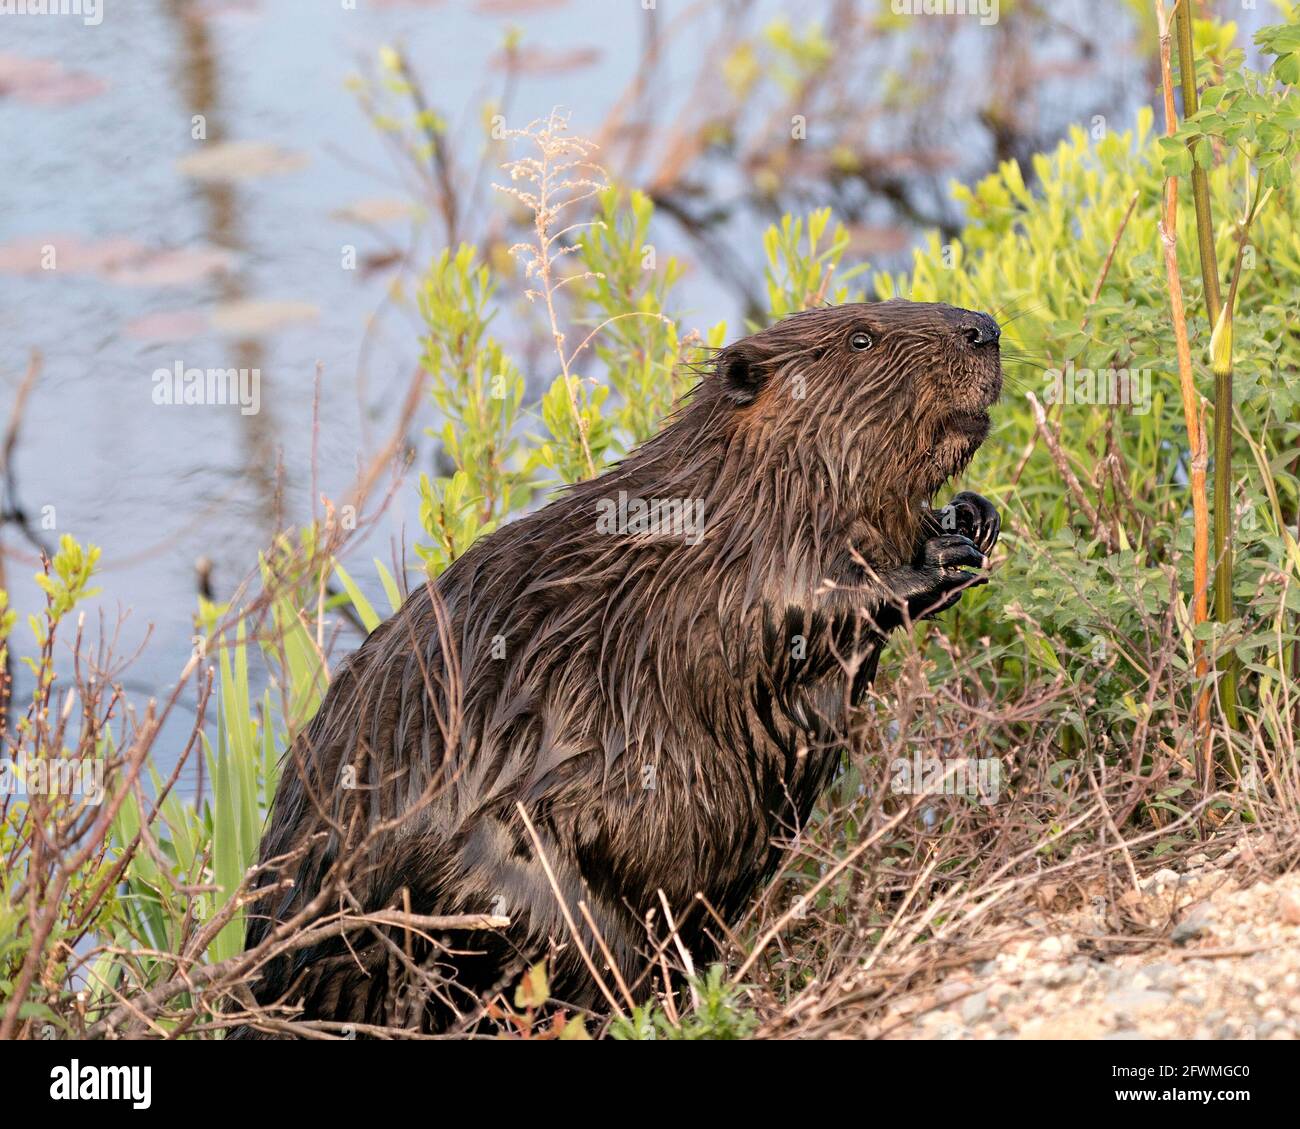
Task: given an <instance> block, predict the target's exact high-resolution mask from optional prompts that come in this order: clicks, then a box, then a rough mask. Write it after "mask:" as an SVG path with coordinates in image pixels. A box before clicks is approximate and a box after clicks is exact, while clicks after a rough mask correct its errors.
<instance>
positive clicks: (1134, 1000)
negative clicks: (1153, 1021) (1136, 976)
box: [1103, 988, 1169, 1014]
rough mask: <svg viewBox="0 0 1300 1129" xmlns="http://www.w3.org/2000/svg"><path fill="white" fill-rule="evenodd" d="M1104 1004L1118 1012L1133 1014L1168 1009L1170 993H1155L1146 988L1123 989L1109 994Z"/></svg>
mask: <svg viewBox="0 0 1300 1129" xmlns="http://www.w3.org/2000/svg"><path fill="white" fill-rule="evenodd" d="M1103 1002H1104V1003H1105V1004H1106V1006H1107V1007H1109V1008H1112V1009H1113V1010H1114V1011H1116V1012H1122V1013H1124V1014H1133V1013H1135V1012H1141V1011H1147V1010H1149V1009H1151V1008H1158V1007H1168V1006H1169V993H1168V992H1154V991H1151V990H1149V989H1146V988H1122V989H1119V990H1117V991H1114V992H1108V993H1107V994H1106V999H1105V1000H1104V1001H1103Z"/></svg>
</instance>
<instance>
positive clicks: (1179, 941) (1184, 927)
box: [1169, 902, 1210, 945]
mask: <svg viewBox="0 0 1300 1129" xmlns="http://www.w3.org/2000/svg"><path fill="white" fill-rule="evenodd" d="M1209 927H1210V911H1209V908H1208V907H1207V906H1206V905H1205V903H1204V902H1201V903H1198V904H1197V905H1195V906H1193V907H1192V908H1191V910H1190V911H1188V913H1187V916H1186V917H1184V918H1183V920H1182V921H1180V922H1179V923H1178V924H1177V925H1175V926H1174V930H1173V932H1172V933H1171V934H1170V935H1169V939H1170V940H1171V941H1173V943H1174V944H1175V945H1185V944H1187V942H1188V941H1192V940H1195V939H1196V938H1197V937H1203V936H1205V934H1206V933H1207V932H1209Z"/></svg>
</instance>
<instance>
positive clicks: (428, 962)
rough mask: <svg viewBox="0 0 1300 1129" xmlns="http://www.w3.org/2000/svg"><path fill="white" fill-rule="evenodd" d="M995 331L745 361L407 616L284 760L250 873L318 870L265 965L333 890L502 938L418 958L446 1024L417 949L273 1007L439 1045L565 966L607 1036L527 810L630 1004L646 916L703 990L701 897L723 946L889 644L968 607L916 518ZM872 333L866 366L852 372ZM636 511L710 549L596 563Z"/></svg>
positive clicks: (882, 310) (632, 545) (920, 315)
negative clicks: (393, 1030) (678, 504)
mask: <svg viewBox="0 0 1300 1129" xmlns="http://www.w3.org/2000/svg"><path fill="white" fill-rule="evenodd" d="M981 318H983V315H974V314H971V313H970V312H968V311H964V310H957V309H954V308H951V307H948V306H941V305H929V304H915V303H908V302H887V303H881V304H870V305H844V306H838V307H831V308H823V309H815V310H810V311H807V312H805V313H800V314H796V315H794V316H793V317H790V318H787V319H785V320H784V321H782V322H780V323H778V324H776V325H773V326H772V327H770V328H768V329H765V330H763V331H762V332H760V333H756V334H754V335H753V336H751V337H748V338H745V339H743V340H741V341H738V342H736V343H735V344H733V345H730V346H728V347H726V348H725V349H722V350H721V351H720V352H719V353H718V354H717V356H716V358H715V361H714V362H713V363H712V364H711V366H710V368H711V371H710V372H709V373H708V375H706V377H705V378H704V379H703V380H702V382H701V384H700V386H699V387H698V388H697V390H696V391H695V393H694V395H693V396H692V397H691V398H690V399H689V401H688V402H687V403H686V405H685V406H684V407H682V408H681V409H680V410H679V411H678V413H677V414H676V415H675V416H674V417H673V418H672V419H671V420H670V421H669V422H668V423H667V424H666V426H665V427H664V428H663V430H662V431H661V432H660V433H659V434H658V435H656V436H655V437H654V438H653V439H651V440H650V441H648V442H647V443H645V444H644V445H642V446H641V447H640V448H638V449H637V450H635V451H633V452H632V453H631V454H630V455H629V456H628V457H627V458H626V459H624V460H623V461H622V462H621V463H620V464H618V465H617V466H614V467H611V468H610V469H608V470H606V471H605V473H603V474H602V475H600V476H599V477H598V478H596V479H594V480H592V481H588V482H583V483H580V484H578V485H576V486H574V487H572V488H571V489H569V490H567V491H565V492H564V493H563V494H562V495H561V496H560V497H558V498H557V499H556V500H554V501H552V502H551V503H550V504H549V505H547V506H545V507H544V508H541V509H539V510H537V511H535V512H533V513H530V514H528V515H526V516H524V517H521V518H519V519H518V520H516V521H514V522H512V523H510V524H508V525H506V526H505V527H503V528H501V529H499V530H498V531H497V532H495V533H493V534H492V535H491V536H489V537H486V538H483V539H482V540H480V541H479V542H477V543H476V544H475V545H473V546H472V547H471V548H470V549H469V551H468V552H466V553H465V554H464V556H462V557H461V558H460V559H458V560H457V561H456V562H455V563H454V564H453V565H452V566H451V567H450V568H449V569H447V571H446V572H445V573H443V575H442V576H440V577H439V578H438V580H437V581H436V582H435V583H434V584H432V585H430V586H428V587H425V588H421V589H420V590H419V591H416V592H414V593H413V594H412V595H411V596H410V598H409V599H408V600H407V601H406V603H405V605H404V606H403V607H402V609H401V610H400V611H399V612H398V613H397V614H396V615H395V616H393V617H392V618H391V619H389V620H388V621H387V622H385V623H384V624H382V625H381V626H380V627H378V628H377V629H376V630H375V631H374V632H373V633H372V634H371V635H370V637H369V638H368V639H366V641H365V642H364V643H363V644H362V646H361V647H360V648H359V650H358V651H357V652H356V653H355V654H354V655H352V656H351V657H350V658H349V659H348V660H347V662H346V663H345V664H344V665H343V666H342V667H341V669H340V670H339V671H338V673H337V676H336V677H335V679H334V682H333V684H332V686H331V687H330V690H329V693H328V694H327V696H326V698H325V701H324V704H323V705H322V706H321V708H320V710H319V712H318V714H317V716H316V717H315V719H314V720H313V721H312V722H311V724H310V725H309V726H308V728H307V729H306V731H305V732H304V733H303V735H302V736H301V737H300V739H299V741H298V742H297V743H296V744H295V746H294V748H293V749H292V751H291V753H290V755H289V757H288V758H287V760H286V763H285V765H284V769H283V774H282V778H281V781H280V785H279V789H278V791H277V795H276V800H275V807H274V812H273V814H272V817H271V820H270V824H269V826H268V829H267V831H266V835H265V838H264V841H263V844H262V852H261V855H262V859H263V860H264V861H265V860H269V859H273V858H277V857H280V856H282V855H285V854H288V853H292V852H294V851H295V850H298V851H299V852H300V855H301V857H300V858H298V859H297V860H295V861H294V862H293V864H292V865H291V866H290V867H289V868H288V869H287V873H286V875H285V876H286V877H291V878H292V879H293V885H292V887H291V888H288V889H282V890H278V891H277V892H276V893H274V894H273V895H271V896H269V897H267V898H266V900H265V904H264V905H263V907H262V909H261V912H260V914H259V915H257V916H254V917H253V918H252V919H251V923H250V925H249V928H248V944H249V946H250V947H252V946H255V945H257V944H258V943H259V942H260V941H261V940H262V939H263V938H264V937H266V936H267V934H268V931H269V930H270V928H271V927H272V926H273V925H274V923H275V922H279V921H284V920H287V919H289V918H290V917H292V915H293V914H294V913H295V912H297V911H298V910H299V909H300V908H301V907H302V906H303V905H305V904H307V903H308V902H309V901H310V900H311V899H312V898H313V897H315V896H317V895H318V894H319V893H320V892H321V891H322V890H329V891H335V893H331V895H330V898H329V899H328V900H329V901H330V905H329V907H328V908H329V909H330V910H335V909H340V908H351V909H353V910H356V909H360V910H366V911H373V910H377V909H381V908H384V907H397V908H399V909H401V908H406V907H407V906H409V908H410V910H411V911H412V912H414V913H420V914H435V913H437V914H449V913H502V914H505V915H507V916H509V917H510V919H511V925H510V927H509V928H508V929H506V930H503V931H501V932H499V933H489V934H470V933H459V934H451V935H448V936H446V937H443V938H441V940H442V941H444V942H446V943H447V944H448V945H450V946H451V948H452V949H454V950H456V951H458V952H460V953H462V954H472V955H459V956H451V955H448V953H447V951H445V950H443V949H441V948H439V947H437V946H432V945H429V944H427V943H423V942H418V941H417V944H416V945H415V948H414V949H413V959H414V960H415V961H416V962H417V963H422V967H424V968H425V969H426V970H428V971H429V973H430V974H431V975H434V976H437V977H440V978H441V980H442V983H443V987H442V988H441V989H440V991H439V993H438V994H439V995H440V996H441V1002H434V1003H432V1004H429V1003H427V1002H426V1001H425V999H424V998H423V997H422V996H420V995H419V993H415V992H413V990H412V985H413V977H412V974H411V972H410V971H409V968H403V967H402V964H403V961H402V960H401V959H400V958H399V956H398V955H397V954H396V953H395V952H394V949H395V948H401V947H403V946H405V945H406V943H407V941H408V938H405V937H404V936H403V934H401V933H400V931H399V932H392V933H391V934H385V935H382V936H381V935H371V934H366V933H361V934H355V935H353V938H352V942H351V945H350V946H349V945H346V944H344V943H343V942H342V941H340V940H337V939H336V940H332V941H328V942H323V943H322V944H321V945H319V946H316V947H314V948H312V949H308V950H306V951H300V952H298V953H295V954H292V955H290V956H287V957H282V958H279V959H278V960H275V961H272V962H270V963H269V964H267V965H266V966H265V967H263V968H262V969H261V971H260V975H259V979H258V980H257V981H256V983H255V986H254V987H255V993H256V995H257V997H258V999H259V1000H260V1001H261V1002H262V1003H273V1002H280V1003H287V1004H291V1005H294V1006H298V1007H301V1008H302V1009H303V1014H304V1015H305V1016H306V1017H308V1018H326V1019H335V1020H340V1021H344V1022H347V1021H353V1022H367V1023H381V1024H384V1023H387V1024H395V1025H412V1026H417V1027H420V1028H423V1029H426V1030H429V1029H446V1028H448V1027H450V1026H453V1025H455V1024H456V1023H459V1022H466V1021H470V1020H472V1018H473V1016H474V1015H475V1014H476V1003H477V1001H478V1000H479V999H480V998H481V997H482V996H483V995H484V994H485V993H488V992H491V991H493V990H495V989H497V988H499V987H501V986H503V985H506V984H508V983H509V982H510V981H511V980H512V979H513V978H516V977H517V976H518V974H519V973H520V972H521V971H522V970H523V969H524V968H525V967H527V966H528V965H529V964H530V963H531V962H533V961H535V960H537V959H539V958H541V957H543V956H548V955H549V956H550V958H551V986H552V992H553V994H554V996H555V997H556V998H558V999H560V1000H563V1001H566V1002H568V1003H569V1004H571V1005H574V1006H578V1007H588V1008H599V1007H601V1006H603V1001H602V998H601V997H600V996H599V995H598V993H597V992H596V989H595V987H594V985H593V983H592V980H591V977H590V975H589V973H588V972H587V970H586V968H585V967H584V964H583V962H582V960H581V959H580V955H579V953H578V952H577V949H576V946H575V945H574V944H573V942H572V939H571V938H570V937H569V934H568V930H567V928H566V925H565V923H564V920H563V917H562V914H561V912H560V910H559V907H558V905H557V902H556V897H555V894H554V892H553V890H552V888H551V884H550V882H549V880H548V878H547V876H546V874H545V873H544V869H543V867H542V865H541V863H540V861H539V859H538V858H537V851H536V849H535V847H534V844H533V842H532V840H531V837H530V835H529V833H528V831H527V829H526V828H525V826H524V825H523V823H522V821H521V820H520V818H519V815H518V812H517V810H516V804H517V803H522V805H523V806H524V808H525V810H526V811H527V812H528V813H529V816H530V819H531V821H532V823H533V825H534V826H535V828H536V832H537V835H538V837H539V839H540V843H541V847H542V850H543V852H544V853H545V855H546V859H547V861H548V862H549V864H550V866H551V868H552V870H553V872H554V874H555V877H556V880H557V881H558V884H559V887H560V892H561V894H562V896H563V897H564V899H565V900H566V902H567V903H568V907H569V909H570V912H571V913H572V915H573V916H574V918H575V919H577V920H579V921H580V920H581V918H580V915H579V911H578V908H577V907H578V903H579V902H583V903H585V904H586V905H587V906H588V907H589V909H590V912H591V914H592V916H593V918H594V920H595V922H596V924H597V926H598V927H599V929H600V932H601V935H602V936H603V938H604V940H605V942H606V943H607V944H608V945H609V947H610V950H611V951H612V953H613V956H614V959H615V960H616V961H617V963H618V964H619V966H620V969H621V971H622V973H623V976H624V978H625V979H626V981H627V982H628V983H629V984H636V985H638V987H637V992H638V994H641V993H643V992H644V991H645V990H647V988H648V987H649V978H648V977H646V976H644V975H642V974H643V973H644V972H645V969H646V964H645V958H644V953H645V951H646V948H647V933H646V927H645V923H644V922H645V915H646V914H647V912H649V911H651V910H656V911H658V907H659V906H660V900H659V896H658V893H657V892H658V891H659V890H662V891H663V892H664V894H665V896H666V897H667V900H668V903H669V905H670V906H671V907H672V908H673V910H674V912H675V913H677V914H679V915H681V917H682V919H683V924H682V938H683V940H684V942H685V944H686V945H687V946H688V947H690V948H691V949H692V950H693V951H694V952H695V954H696V958H697V960H702V959H706V958H707V956H708V950H709V947H710V940H709V937H708V936H707V935H706V930H705V927H706V926H707V925H708V919H707V917H706V916H705V915H704V914H702V913H700V912H698V907H697V906H696V903H695V898H696V895H697V894H702V895H703V897H704V898H706V899H707V900H708V902H709V903H710V904H711V905H712V906H713V907H714V908H715V909H716V910H717V911H718V913H719V914H720V915H721V916H722V917H723V918H724V919H728V920H733V919H735V918H736V917H737V916H738V915H739V914H740V913H741V912H742V911H743V910H744V908H745V906H746V904H747V903H748V902H749V900H750V899H751V897H752V896H753V894H754V892H755V890H756V888H757V887H758V886H759V885H760V884H761V883H762V882H763V881H764V879H765V878H766V877H768V876H769V875H770V873H771V871H772V869H773V867H774V865H775V863H776V860H777V858H778V855H779V848H778V847H777V846H776V845H775V844H776V843H777V842H778V841H780V840H784V839H787V838H788V837H789V835H790V834H791V833H792V831H793V830H795V829H797V828H798V827H800V826H802V825H803V823H804V822H805V821H806V820H807V818H808V817H809V815H810V813H811V811H812V808H813V805H814V803H815V801H816V799H817V796H818V795H819V793H820V792H821V791H822V790H823V789H824V788H825V787H826V785H827V784H828V782H829V781H830V779H831V778H832V776H833V774H834V773H835V771H836V768H837V766H838V764H839V760H840V756H841V752H842V746H841V743H840V734H841V733H842V728H843V727H842V722H843V717H844V711H845V710H846V709H847V708H848V707H849V706H850V705H851V702H852V700H853V698H854V697H855V696H856V695H857V694H860V693H861V691H862V689H863V687H864V686H865V685H866V684H867V683H868V682H869V681H870V679H871V678H872V677H873V676H874V673H875V668H876V662H877V660H878V655H879V650H880V646H881V644H882V642H883V638H884V635H885V633H886V632H887V631H888V630H889V629H890V628H891V627H892V626H895V625H896V624H898V623H899V622H901V621H902V620H903V619H904V618H905V617H906V616H909V615H910V616H917V615H924V614H928V613H930V612H932V611H934V610H935V609H936V608H941V607H943V606H947V605H948V604H950V603H951V602H953V601H955V599H956V598H957V595H959V594H960V590H961V586H962V584H964V583H968V582H969V580H970V578H971V574H970V573H968V572H965V571H962V570H961V569H960V568H957V567H952V566H951V565H946V564H944V563H943V562H945V561H949V560H950V559H957V558H952V557H950V556H947V557H946V556H943V553H949V552H950V550H951V549H952V545H951V544H950V543H951V542H953V541H954V536H949V537H948V538H947V539H946V540H944V538H943V537H942V536H941V533H942V531H940V530H939V529H937V527H936V526H935V525H934V524H933V523H932V522H931V521H928V520H927V519H926V518H925V517H924V505H925V504H926V503H928V502H929V500H930V499H931V498H932V497H933V496H934V494H935V492H936V491H937V490H939V488H940V487H941V486H942V485H943V484H944V483H945V482H946V481H947V480H948V479H949V478H950V477H951V476H953V475H954V474H956V473H958V472H959V471H960V470H961V469H962V468H963V467H964V466H965V465H966V463H967V461H968V460H969V459H970V457H971V455H972V454H973V453H974V451H975V449H976V448H977V447H978V446H979V444H980V442H982V440H983V439H984V437H985V435H986V433H987V428H988V417H987V414H986V409H987V407H988V406H989V404H991V403H992V402H993V400H994V399H995V398H996V397H997V395H998V392H999V389H1000V387H1001V369H1000V364H999V361H998V353H997V342H996V333H994V339H993V341H992V342H991V344H990V343H989V342H987V341H979V340H977V339H979V338H980V336H981V334H982V333H983V332H984V329H985V328H986V327H987V326H989V325H992V322H991V320H990V319H986V318H985V319H984V320H983V321H981V320H980V319H981ZM860 332H865V333H867V334H869V335H870V339H871V344H870V346H869V347H868V348H866V349H865V350H862V351H855V350H854V349H853V348H852V347H851V346H850V340H851V339H852V337H853V335H854V334H855V333H860ZM859 343H860V342H859ZM619 491H626V492H627V494H628V496H629V497H633V498H643V499H665V498H668V499H700V500H701V501H702V503H703V514H704V519H705V524H704V533H703V536H702V537H701V538H700V539H699V541H698V543H695V544H692V543H690V540H689V539H687V538H683V537H681V536H667V535H655V534H638V535H621V536H620V535H614V536H611V535H607V534H601V533H598V532H597V514H598V503H600V502H601V500H602V499H611V498H616V497H617V496H618V493H619ZM985 505H987V503H985ZM973 535H974V534H972V536H973ZM936 537H938V538H939V539H938V540H935V538H936ZM992 537H996V528H994V529H993V532H992ZM957 539H959V540H961V541H964V542H966V546H967V548H965V549H962V551H963V552H965V553H966V556H965V557H964V558H962V563H967V564H969V563H970V561H969V556H970V552H969V541H966V538H965V537H960V535H957ZM990 545H991V541H990V540H989V538H988V537H987V536H985V538H984V543H982V544H981V545H980V549H981V550H982V551H984V552H987V550H988V547H989V546H990ZM936 546H938V548H936ZM959 548H961V547H960V546H959ZM940 550H942V551H940ZM975 559H976V561H978V559H979V553H978V552H976V553H975ZM936 562H938V563H936ZM864 565H865V567H864ZM799 639H802V640H803V643H802V646H801V647H800V646H795V645H793V644H794V643H795V642H797V641H798V640H799ZM494 642H495V644H496V646H495V647H494ZM503 648H504V657H498V656H501V655H502V649H503ZM349 781H354V782H355V785H356V786H355V787H347V786H346V785H347V784H348V782H349ZM382 821H390V823H389V825H388V826H386V827H384V828H382V829H381V830H379V831H376V830H375V829H376V828H377V827H380V824H381V822H382ZM340 863H342V865H343V867H344V868H345V870H342V871H340V870H333V869H332V868H334V867H335V866H336V864H340ZM271 878H272V876H271V875H267V876H265V877H264V878H263V879H262V882H263V884H266V883H268V882H270V881H271ZM339 879H345V882H340V881H339ZM344 884H345V885H346V890H347V893H346V895H344V894H342V893H341V892H339V891H341V888H342V885H344ZM693 907H695V908H693ZM661 920H662V918H661ZM584 936H585V941H586V944H587V947H588V949H589V951H591V952H593V953H595V954H596V956H597V959H598V960H599V959H600V958H599V952H598V950H597V949H596V948H595V946H594V944H593V938H592V937H591V936H590V933H589V931H587V932H585V933H584ZM465 1017H468V1018H465ZM245 1033H246V1034H247V1033H250V1032H249V1031H248V1030H247V1029H246V1031H245Z"/></svg>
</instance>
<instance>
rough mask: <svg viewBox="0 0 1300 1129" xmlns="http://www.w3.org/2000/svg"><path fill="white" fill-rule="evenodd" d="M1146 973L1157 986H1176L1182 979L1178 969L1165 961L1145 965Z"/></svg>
mask: <svg viewBox="0 0 1300 1129" xmlns="http://www.w3.org/2000/svg"><path fill="white" fill-rule="evenodd" d="M1146 975H1147V977H1148V979H1149V980H1150V982H1151V983H1152V984H1153V985H1154V986H1155V987H1157V988H1174V987H1177V986H1178V982H1179V981H1180V980H1181V979H1182V975H1181V972H1180V970H1179V969H1177V968H1175V967H1174V966H1173V965H1172V964H1169V963H1168V962H1166V961H1157V962H1156V963H1155V964H1149V965H1147V967H1146Z"/></svg>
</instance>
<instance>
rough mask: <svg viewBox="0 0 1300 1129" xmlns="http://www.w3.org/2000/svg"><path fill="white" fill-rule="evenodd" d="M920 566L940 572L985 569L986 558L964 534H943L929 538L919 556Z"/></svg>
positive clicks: (987, 561)
mask: <svg viewBox="0 0 1300 1129" xmlns="http://www.w3.org/2000/svg"><path fill="white" fill-rule="evenodd" d="M921 562H922V566H923V567H925V568H935V569H939V570H940V572H947V571H949V570H955V569H961V568H985V567H987V566H988V563H989V559H988V556H987V555H986V554H985V553H984V552H983V550H982V549H981V548H980V546H979V545H977V544H976V543H975V542H974V541H973V540H972V539H971V538H970V537H968V536H966V534H964V533H943V534H940V535H939V536H938V537H931V538H930V540H928V541H927V542H926V543H925V546H924V548H923V549H922V554H921Z"/></svg>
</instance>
